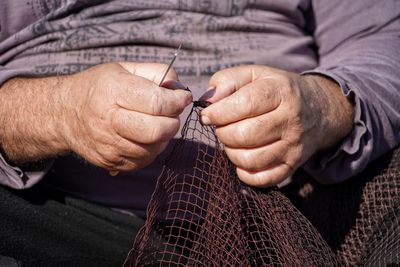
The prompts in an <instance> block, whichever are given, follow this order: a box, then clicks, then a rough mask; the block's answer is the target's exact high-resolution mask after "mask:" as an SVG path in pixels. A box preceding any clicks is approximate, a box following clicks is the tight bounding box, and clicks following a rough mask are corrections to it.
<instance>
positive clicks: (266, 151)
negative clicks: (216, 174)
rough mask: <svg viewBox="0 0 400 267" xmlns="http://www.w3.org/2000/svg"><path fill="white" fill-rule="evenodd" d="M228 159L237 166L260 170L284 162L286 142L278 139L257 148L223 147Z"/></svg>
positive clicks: (286, 151) (252, 170) (253, 170)
mask: <svg viewBox="0 0 400 267" xmlns="http://www.w3.org/2000/svg"><path fill="white" fill-rule="evenodd" d="M225 151H226V154H227V155H228V157H229V159H230V160H231V161H232V162H233V163H234V164H235V165H236V166H237V167H239V168H241V169H243V170H246V171H251V172H255V171H261V170H264V169H266V168H268V167H269V166H274V165H277V164H281V163H283V162H286V158H287V154H288V145H287V142H283V141H278V142H275V143H272V144H270V145H267V146H263V147H258V148H250V149H248V148H230V147H225Z"/></svg>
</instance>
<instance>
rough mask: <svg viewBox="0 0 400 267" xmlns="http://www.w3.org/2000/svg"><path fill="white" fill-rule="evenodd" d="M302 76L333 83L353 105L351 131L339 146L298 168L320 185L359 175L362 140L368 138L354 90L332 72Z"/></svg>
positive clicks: (363, 161)
mask: <svg viewBox="0 0 400 267" xmlns="http://www.w3.org/2000/svg"><path fill="white" fill-rule="evenodd" d="M302 74H318V75H322V76H326V77H328V78H330V79H332V80H334V81H336V82H337V83H338V84H339V86H340V88H341V90H342V92H343V94H344V95H345V96H346V97H348V98H350V99H351V100H352V102H353V103H354V118H353V129H352V131H351V133H350V134H348V135H347V136H346V137H345V138H344V139H343V140H342V141H341V142H340V143H339V144H337V145H336V146H334V147H332V148H331V149H329V150H326V151H323V152H320V153H317V154H316V155H314V156H313V157H312V158H311V159H309V160H308V161H307V162H306V163H305V164H304V165H303V166H302V168H303V169H304V170H305V171H306V172H307V173H309V174H310V175H311V176H312V177H313V178H314V179H315V180H317V181H318V182H319V183H321V184H333V183H339V182H342V181H344V180H346V179H348V178H350V177H352V176H354V175H355V174H357V173H359V172H361V171H362V170H363V169H364V168H365V167H366V165H367V163H368V160H365V159H362V156H361V155H360V154H362V153H360V150H362V147H363V144H362V139H363V138H364V139H369V138H368V137H367V138H365V135H367V134H368V131H367V126H366V124H365V123H364V121H363V120H362V103H361V99H360V96H359V93H358V90H357V89H356V88H354V87H352V86H350V85H349V84H348V83H347V82H346V81H345V80H343V79H341V78H340V77H339V76H337V75H336V74H335V73H334V72H333V71H330V70H324V69H315V70H310V71H306V72H303V73H302Z"/></svg>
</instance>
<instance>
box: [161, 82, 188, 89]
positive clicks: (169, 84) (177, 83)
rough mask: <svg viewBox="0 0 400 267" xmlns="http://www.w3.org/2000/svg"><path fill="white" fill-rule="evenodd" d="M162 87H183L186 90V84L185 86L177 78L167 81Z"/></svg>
mask: <svg viewBox="0 0 400 267" xmlns="http://www.w3.org/2000/svg"><path fill="white" fill-rule="evenodd" d="M161 87H164V88H168V89H172V90H176V89H183V90H186V88H187V87H186V86H184V85H183V84H182V83H181V82H179V81H175V80H169V81H165V82H163V83H162V84H161Z"/></svg>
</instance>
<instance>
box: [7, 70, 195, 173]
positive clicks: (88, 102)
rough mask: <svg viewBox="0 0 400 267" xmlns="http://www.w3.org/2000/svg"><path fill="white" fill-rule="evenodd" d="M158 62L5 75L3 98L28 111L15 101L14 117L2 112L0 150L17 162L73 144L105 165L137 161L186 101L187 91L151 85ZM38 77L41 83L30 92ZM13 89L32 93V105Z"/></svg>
mask: <svg viewBox="0 0 400 267" xmlns="http://www.w3.org/2000/svg"><path fill="white" fill-rule="evenodd" d="M166 69H167V66H166V65H163V64H150V63H147V64H146V63H109V64H103V65H98V66H95V67H93V68H90V69H88V70H86V71H83V72H81V73H77V74H74V75H70V76H64V77H52V78H43V79H47V80H46V81H44V80H43V79H40V78H39V79H19V80H18V81H16V83H18V85H17V86H16V85H15V84H13V81H10V84H8V83H6V84H5V86H7V84H8V86H9V87H10V88H5V89H4V90H5V91H3V95H8V96H9V97H8V101H15V102H14V103H15V105H18V104H19V105H25V106H26V107H25V109H26V110H31V112H30V114H26V112H25V113H24V109H23V108H22V109H19V108H18V112H17V113H19V114H17V116H14V115H13V116H12V117H11V118H7V119H6V120H7V121H8V125H13V124H14V126H17V129H11V128H8V129H6V131H5V132H6V133H1V135H2V136H1V137H2V138H1V141H2V143H3V144H4V145H3V146H4V149H5V151H6V152H7V155H9V158H11V160H14V161H16V162H22V161H26V160H33V159H38V158H43V157H47V156H52V155H57V154H61V153H65V152H66V151H74V152H75V153H77V154H79V155H80V156H82V157H83V158H85V159H87V160H88V161H90V162H91V163H93V164H95V165H97V166H100V167H103V168H106V169H108V170H111V171H125V170H131V169H137V168H141V167H144V166H145V165H147V164H149V163H150V162H151V161H152V160H153V159H154V158H155V157H156V156H157V155H158V154H159V153H160V152H161V151H162V150H163V149H164V148H165V146H166V144H167V142H168V141H169V140H170V139H171V138H172V137H173V136H174V135H175V134H176V132H177V131H178V129H179V118H178V116H179V114H180V113H181V112H182V111H183V109H184V108H185V107H186V106H187V105H188V104H189V103H191V101H192V96H191V94H190V93H189V92H186V91H184V90H170V89H166V88H162V87H159V86H158V83H159V81H160V79H161V77H162V75H163V73H164V72H165V70H166ZM55 80H57V82H56V81H55ZM172 80H177V76H176V73H175V72H174V71H173V70H170V72H169V74H168V76H167V77H166V82H164V84H163V86H165V87H169V88H171V89H178V88H180V89H183V88H182V87H181V86H179V84H178V83H174V82H172ZM38 84H40V85H41V87H42V88H36V92H31V91H32V88H35V86H36V85H38ZM11 87H12V88H11ZM20 87H25V88H24V89H26V90H25V91H23V90H22V88H20ZM43 87H49V88H48V90H46V88H43ZM12 89H13V90H12ZM1 90H3V88H2V89H1ZM1 90H0V93H1ZM18 90H20V92H19V93H20V97H22V98H24V97H26V96H27V95H28V97H29V96H30V97H32V99H30V100H29V101H30V104H31V105H33V107H29V104H28V103H25V101H19V103H18V102H17V100H18V98H17V97H16V96H15V94H16V93H17V91H18ZM13 95H14V98H13V97H12V96H13ZM5 99H6V98H5ZM5 99H2V100H3V101H4V100H5ZM21 102H23V103H21ZM35 107H36V108H35ZM14 111H15V110H14ZM32 112H33V113H34V114H32ZM0 115H3V114H0ZM3 116H4V115H3ZM44 118H45V119H44ZM4 120H5V119H4V117H3V121H4ZM38 122H40V123H41V124H38ZM43 123H45V124H43ZM48 125H51V126H50V127H49V126H48ZM9 127H10V126H9ZM41 127H42V128H44V129H46V131H43V130H42V129H40V128H41ZM35 132H36V133H35ZM37 132H39V133H41V134H38V133H37ZM16 133H17V134H16ZM13 135H14V136H13ZM15 135H17V136H19V138H18V140H20V141H21V140H22V141H23V142H22V144H23V145H24V146H25V147H24V148H21V143H18V141H17V140H16V139H15V138H13V137H15ZM25 140H26V141H25ZM32 145H35V147H32Z"/></svg>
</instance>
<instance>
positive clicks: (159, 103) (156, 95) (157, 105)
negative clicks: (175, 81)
mask: <svg viewBox="0 0 400 267" xmlns="http://www.w3.org/2000/svg"><path fill="white" fill-rule="evenodd" d="M149 106H150V112H151V114H152V115H156V116H159V115H162V114H163V97H162V96H161V91H160V90H155V91H154V92H152V95H151V97H150V103H149Z"/></svg>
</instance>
